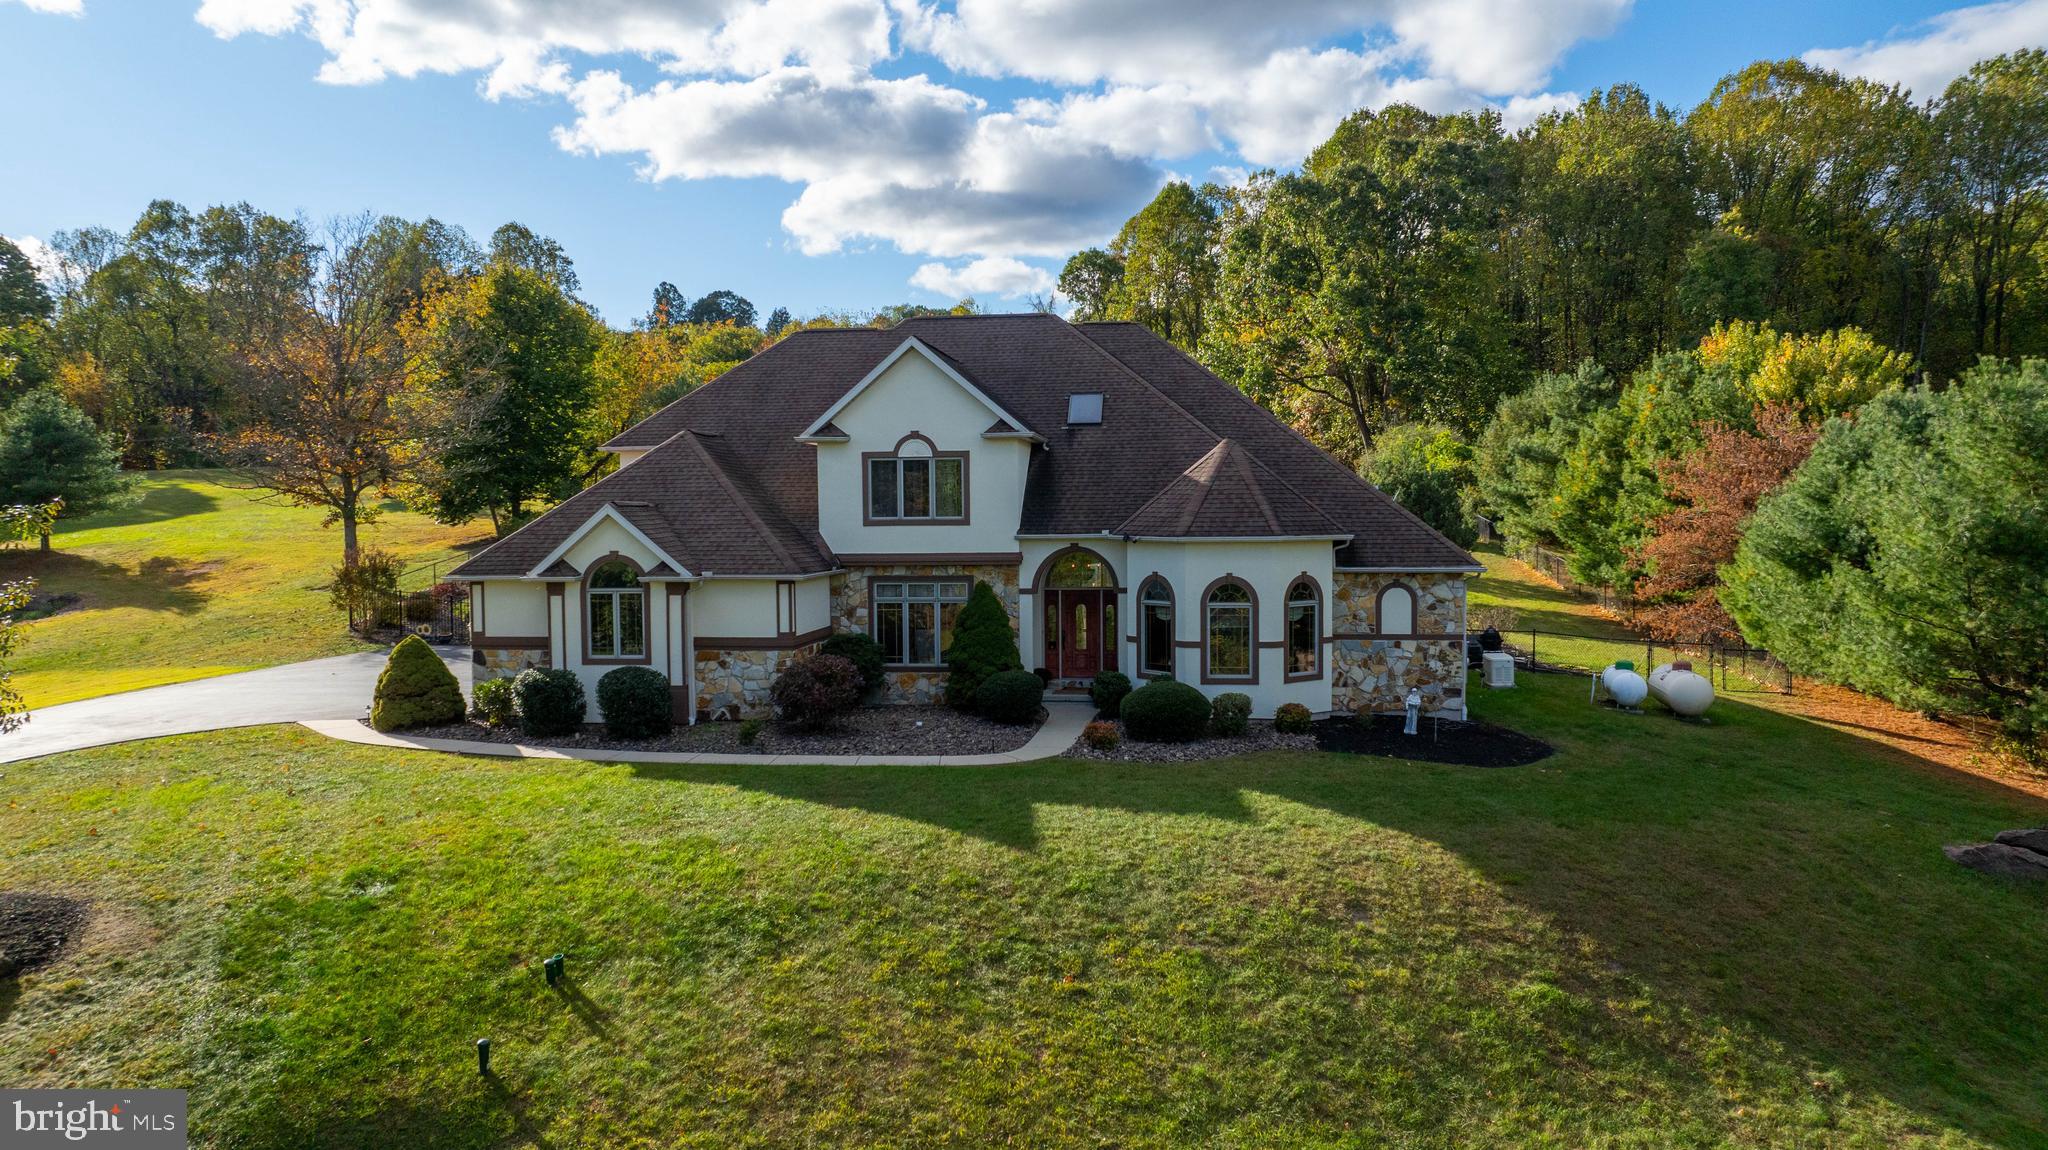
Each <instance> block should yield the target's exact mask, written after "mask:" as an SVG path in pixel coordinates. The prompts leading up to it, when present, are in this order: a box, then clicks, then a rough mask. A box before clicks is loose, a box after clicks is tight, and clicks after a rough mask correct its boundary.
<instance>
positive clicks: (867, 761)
mask: <svg viewBox="0 0 2048 1150" xmlns="http://www.w3.org/2000/svg"><path fill="white" fill-rule="evenodd" d="M1045 711H1046V716H1045V722H1044V723H1042V724H1040V725H1039V728H1038V731H1037V733H1036V734H1034V735H1032V736H1031V741H1030V742H1027V743H1025V744H1024V745H1023V746H1021V747H1018V748H1017V749H1016V750H1014V751H1001V752H998V753H996V754H993V755H807V754H797V755H715V754H710V753H708V752H707V753H704V754H694V755H693V754H683V753H679V752H676V751H620V750H604V749H589V748H584V747H528V746H524V745H521V744H518V743H487V742H483V741H481V740H475V739H421V738H413V737H410V736H407V735H404V734H382V733H379V732H377V731H373V730H371V729H370V728H369V727H367V726H365V725H363V724H362V723H360V722H357V721H356V720H354V719H308V720H306V721H305V722H304V723H303V724H302V725H303V726H305V727H306V728H308V729H309V730H313V731H317V732H318V733H320V734H323V735H326V736H327V737H328V738H330V739H340V740H342V741H344V742H349V743H363V744H366V745H368V746H373V747H404V748H408V749H411V750H416V751H451V752H454V753H456V754H463V755H497V756H500V757H503V758H514V759H581V760H583V761H584V762H591V763H703V764H708V765H715V766H746V765H748V764H753V765H755V766H768V765H771V764H793V763H803V764H808V765H816V766H823V767H835V766H836V767H994V766H1002V765H1004V764H1007V763H1028V762H1031V761H1033V760H1035V759H1049V758H1051V757H1053V756H1054V755H1058V754H1062V753H1064V752H1065V751H1066V749H1067V748H1068V747H1071V746H1073V745H1074V740H1075V739H1078V738H1080V737H1081V728H1082V727H1084V726H1087V725H1088V720H1090V719H1092V718H1094V717H1095V708H1094V706H1093V705H1092V704H1090V703H1087V702H1085V701H1080V702H1077V701H1070V700H1066V699H1058V698H1052V697H1048V698H1047V699H1046V701H1045Z"/></svg>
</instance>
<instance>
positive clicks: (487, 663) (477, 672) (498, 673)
mask: <svg viewBox="0 0 2048 1150" xmlns="http://www.w3.org/2000/svg"><path fill="white" fill-rule="evenodd" d="M548 663H549V660H548V653H547V650H546V648H535V647H477V648H474V649H473V650H472V651H471V652H470V666H471V670H470V673H469V677H470V682H472V683H488V682H490V681H491V680H492V679H510V678H513V677H514V676H516V675H518V674H519V672H521V671H524V670H526V669H527V668H528V667H545V666H547V665H548Z"/></svg>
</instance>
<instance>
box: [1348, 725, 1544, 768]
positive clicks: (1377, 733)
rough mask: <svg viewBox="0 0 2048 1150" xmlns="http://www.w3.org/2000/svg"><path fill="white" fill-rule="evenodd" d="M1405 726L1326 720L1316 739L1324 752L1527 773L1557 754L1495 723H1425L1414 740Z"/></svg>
mask: <svg viewBox="0 0 2048 1150" xmlns="http://www.w3.org/2000/svg"><path fill="white" fill-rule="evenodd" d="M1404 726H1406V720H1405V719H1404V718H1403V717H1402V716H1400V715H1374V716H1373V717H1372V718H1371V720H1370V721H1367V720H1364V719H1358V718H1348V719H1325V720H1323V721H1322V722H1320V723H1317V724H1316V725H1315V732H1316V733H1315V736H1314V738H1315V742H1316V745H1317V746H1318V747H1320V748H1321V749H1323V750H1325V751H1336V752H1339V753H1341V754H1347V755H1375V756H1378V757H1380V758H1386V759H1411V760H1418V761H1421V762H1425V763H1457V764H1459V765H1461V766H1467V767H1523V766H1527V765H1529V764H1530V763H1533V762H1536V761H1537V760H1539V759H1544V758H1548V757H1549V756H1550V754H1551V753H1552V751H1553V749H1554V748H1552V747H1551V745H1550V744H1549V743H1546V742H1544V741H1543V740H1541V739H1535V738H1531V737H1530V736H1528V735H1525V734H1523V733H1521V732H1520V731H1510V730H1508V729H1507V728H1506V727H1496V726H1494V725H1493V724H1491V723H1460V722H1454V721H1452V720H1449V719H1423V720H1422V721H1421V723H1420V724H1419V725H1418V727H1417V730H1416V733H1415V734H1413V735H1407V734H1403V733H1402V732H1401V729H1402V727H1404Z"/></svg>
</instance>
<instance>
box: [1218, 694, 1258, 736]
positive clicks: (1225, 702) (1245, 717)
mask: <svg viewBox="0 0 2048 1150" xmlns="http://www.w3.org/2000/svg"><path fill="white" fill-rule="evenodd" d="M1251 721H1252V697H1251V696H1250V695H1247V694H1245V693H1244V692H1242V691H1225V692H1223V693H1222V694H1220V695H1218V696H1216V701H1215V702H1214V703H1212V704H1211V705H1210V707H1209V727H1210V729H1211V730H1213V731H1215V732H1216V733H1217V734H1218V735H1221V736H1223V737H1224V738H1226V739H1230V738H1235V737H1237V736H1238V735H1242V734H1244V729H1245V727H1246V726H1247V725H1249V724H1250V723H1251Z"/></svg>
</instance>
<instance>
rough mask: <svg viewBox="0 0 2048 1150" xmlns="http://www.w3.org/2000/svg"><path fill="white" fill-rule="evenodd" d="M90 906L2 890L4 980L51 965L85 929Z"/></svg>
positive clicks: (0, 945)
mask: <svg viewBox="0 0 2048 1150" xmlns="http://www.w3.org/2000/svg"><path fill="white" fill-rule="evenodd" d="M85 920H86V904H85V903H84V902H83V901H81V900H79V899H75V898H65V897H64V896H63V895H56V894H36V893H34V892H32V891H22V890H10V891H0V978H13V977H14V976H15V975H18V974H24V973H27V972H28V971H31V970H35V969H36V968H38V967H41V966H47V965H49V964H50V963H51V962H52V961H54V960H55V959H56V957H57V956H58V955H59V954H62V953H63V952H64V947H65V945H66V944H68V943H69V942H71V940H72V939H75V938H77V937H78V935H79V932H80V931H81V930H83V929H84V928H85Z"/></svg>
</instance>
